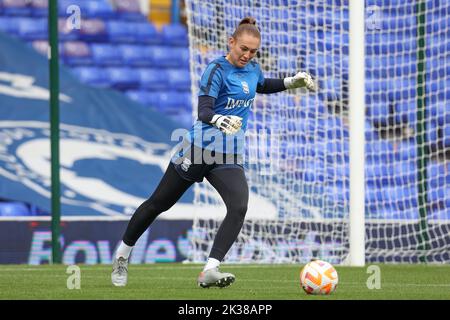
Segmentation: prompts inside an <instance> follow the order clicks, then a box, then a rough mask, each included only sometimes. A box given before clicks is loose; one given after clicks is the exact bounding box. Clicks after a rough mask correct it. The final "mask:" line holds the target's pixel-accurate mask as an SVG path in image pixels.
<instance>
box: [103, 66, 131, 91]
mask: <svg viewBox="0 0 450 320" xmlns="http://www.w3.org/2000/svg"><path fill="white" fill-rule="evenodd" d="M105 72H106V75H107V76H108V79H109V82H110V83H111V87H113V88H116V89H119V90H126V89H130V88H137V87H139V75H138V74H137V73H136V72H135V71H134V70H133V69H131V68H128V67H108V68H105Z"/></svg>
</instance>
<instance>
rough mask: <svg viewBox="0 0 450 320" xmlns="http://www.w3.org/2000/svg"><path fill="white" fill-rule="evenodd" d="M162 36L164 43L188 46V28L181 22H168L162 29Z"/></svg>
mask: <svg viewBox="0 0 450 320" xmlns="http://www.w3.org/2000/svg"><path fill="white" fill-rule="evenodd" d="M161 37H162V40H163V44H164V45H168V46H185V47H186V46H188V45H189V43H188V35H187V28H186V27H185V26H184V25H182V24H180V23H177V24H172V23H171V24H166V25H164V26H163V27H162V29H161Z"/></svg>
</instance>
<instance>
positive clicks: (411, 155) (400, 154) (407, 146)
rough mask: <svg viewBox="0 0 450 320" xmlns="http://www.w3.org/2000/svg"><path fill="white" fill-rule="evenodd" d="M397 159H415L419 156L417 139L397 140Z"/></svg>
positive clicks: (395, 151)
mask: <svg viewBox="0 0 450 320" xmlns="http://www.w3.org/2000/svg"><path fill="white" fill-rule="evenodd" d="M394 153H395V159H396V160H397V161H404V160H413V159H416V158H417V144H416V142H415V141H410V140H403V141H399V142H397V147H396V149H395V150H394Z"/></svg>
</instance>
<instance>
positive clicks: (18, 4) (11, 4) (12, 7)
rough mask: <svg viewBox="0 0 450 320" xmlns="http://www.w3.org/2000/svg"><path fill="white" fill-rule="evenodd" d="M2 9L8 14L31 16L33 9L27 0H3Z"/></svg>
mask: <svg viewBox="0 0 450 320" xmlns="http://www.w3.org/2000/svg"><path fill="white" fill-rule="evenodd" d="M2 11H3V14H4V15H7V16H29V15H30V12H31V9H30V7H29V6H28V1H27V0H2Z"/></svg>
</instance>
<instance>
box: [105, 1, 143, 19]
mask: <svg viewBox="0 0 450 320" xmlns="http://www.w3.org/2000/svg"><path fill="white" fill-rule="evenodd" d="M111 3H112V6H113V7H114V8H115V11H116V14H117V18H119V19H122V20H132V21H146V20H147V18H146V17H145V16H144V15H143V14H142V13H141V9H140V6H139V1H133V0H112V1H111Z"/></svg>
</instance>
